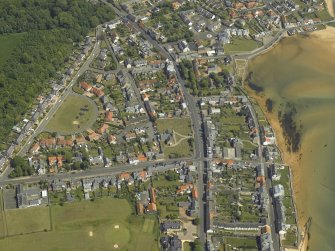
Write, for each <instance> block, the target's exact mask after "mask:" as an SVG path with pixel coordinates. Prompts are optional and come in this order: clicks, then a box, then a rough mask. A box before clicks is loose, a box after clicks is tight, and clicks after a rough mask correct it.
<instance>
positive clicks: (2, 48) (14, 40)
mask: <svg viewBox="0 0 335 251" xmlns="http://www.w3.org/2000/svg"><path fill="white" fill-rule="evenodd" d="M24 35H25V33H16V34H10V35H1V36H0V66H1V65H2V64H4V63H5V62H6V61H7V60H8V59H9V58H10V56H11V54H12V52H13V51H14V50H15V48H16V47H17V46H18V45H19V44H20V42H21V40H22V39H23V37H24Z"/></svg>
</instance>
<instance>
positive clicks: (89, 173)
mask: <svg viewBox="0 0 335 251" xmlns="http://www.w3.org/2000/svg"><path fill="white" fill-rule="evenodd" d="M192 160H193V159H191V158H180V159H173V160H167V161H164V162H162V161H151V162H145V163H141V164H138V165H122V166H113V167H103V168H94V167H93V168H91V169H87V170H85V171H78V172H66V173H57V174H53V175H50V174H45V175H36V176H27V177H20V178H14V179H5V180H0V187H3V186H6V185H9V184H12V185H16V184H20V183H23V182H24V183H34V182H39V181H40V180H47V181H52V180H55V179H62V180H71V179H81V178H88V177H98V176H105V175H115V174H119V173H121V172H134V171H140V170H143V169H145V168H147V167H149V166H152V167H155V168H154V169H153V170H154V171H155V170H157V172H163V171H167V170H171V169H175V168H178V163H180V162H187V161H192Z"/></svg>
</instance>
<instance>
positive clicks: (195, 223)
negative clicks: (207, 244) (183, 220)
mask: <svg viewBox="0 0 335 251" xmlns="http://www.w3.org/2000/svg"><path fill="white" fill-rule="evenodd" d="M193 224H194V225H196V226H197V225H199V224H200V219H199V217H197V218H195V219H194V220H193Z"/></svg>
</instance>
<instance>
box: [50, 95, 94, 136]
mask: <svg viewBox="0 0 335 251" xmlns="http://www.w3.org/2000/svg"><path fill="white" fill-rule="evenodd" d="M97 113H98V108H97V106H96V105H95V103H94V101H93V100H91V99H89V98H87V97H85V96H81V95H70V96H68V97H67V98H66V99H65V101H64V103H63V104H62V105H61V107H60V108H59V110H58V111H57V112H56V114H55V115H54V116H53V118H52V119H51V120H50V121H49V123H48V125H47V127H46V130H47V131H50V132H58V133H60V134H71V133H74V132H80V131H84V130H86V129H87V128H89V127H90V126H92V124H93V123H94V122H95V120H96V117H97Z"/></svg>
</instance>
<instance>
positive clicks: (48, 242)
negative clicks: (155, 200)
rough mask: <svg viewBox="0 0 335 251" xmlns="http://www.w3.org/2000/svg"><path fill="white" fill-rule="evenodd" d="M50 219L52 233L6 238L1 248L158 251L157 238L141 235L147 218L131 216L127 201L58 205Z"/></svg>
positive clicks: (147, 234) (103, 200) (52, 208)
mask: <svg viewBox="0 0 335 251" xmlns="http://www.w3.org/2000/svg"><path fill="white" fill-rule="evenodd" d="M32 209H37V208H32ZM19 211H20V210H19ZM51 215H52V222H53V231H49V232H40V233H34V234H29V235H24V234H23V235H17V236H14V237H7V238H5V239H3V240H0V246H1V247H3V248H4V250H13V251H15V250H34V251H39V250H63V249H67V250H139V251H141V250H148V251H157V250H158V244H157V241H156V240H155V238H156V237H157V234H156V233H154V231H151V232H143V231H142V229H143V225H144V223H145V217H139V216H134V215H132V210H131V207H130V204H129V202H128V201H127V200H122V199H112V198H101V199H96V200H95V201H80V202H73V203H71V204H65V205H63V206H59V205H56V206H52V207H51ZM34 217H38V214H36V215H35V216H34ZM30 218H32V217H30ZM147 224H148V223H147ZM149 225H150V224H149ZM149 225H148V226H149ZM156 225H157V223H156V222H155V221H154V228H155V227H156ZM148 226H147V227H145V228H148ZM149 227H150V226H149ZM156 228H157V227H156ZM156 228H155V229H156ZM156 230H157V229H156ZM157 231H158V230H157Z"/></svg>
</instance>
